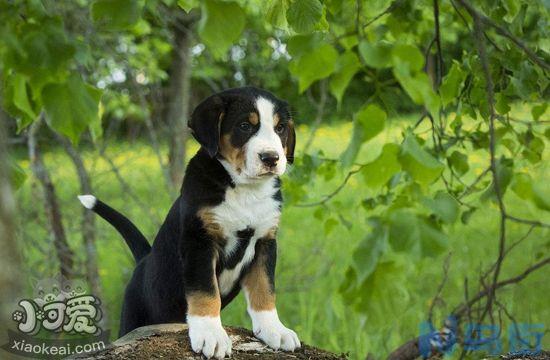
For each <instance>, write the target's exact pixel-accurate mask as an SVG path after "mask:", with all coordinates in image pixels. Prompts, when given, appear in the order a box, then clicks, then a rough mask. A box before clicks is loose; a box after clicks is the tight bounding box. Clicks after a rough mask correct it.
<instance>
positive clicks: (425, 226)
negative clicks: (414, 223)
mask: <svg viewBox="0 0 550 360" xmlns="http://www.w3.org/2000/svg"><path fill="white" fill-rule="evenodd" d="M419 227H420V253H421V255H422V256H427V257H435V256H437V255H439V254H441V253H442V252H443V251H445V249H447V247H448V243H449V238H448V236H447V235H446V234H445V233H443V232H442V231H441V229H440V228H438V227H437V225H436V224H433V223H432V222H430V221H429V220H428V219H424V218H422V219H421V221H420V222H419Z"/></svg>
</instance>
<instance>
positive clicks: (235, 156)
mask: <svg viewBox="0 0 550 360" xmlns="http://www.w3.org/2000/svg"><path fill="white" fill-rule="evenodd" d="M220 154H221V155H222V156H223V158H224V159H225V160H227V162H229V163H230V164H231V165H233V167H234V168H235V170H236V171H237V173H240V172H241V171H242V170H243V169H244V165H245V164H244V161H245V154H244V148H236V147H234V146H233V144H231V134H225V135H223V136H222V138H221V141H220Z"/></svg>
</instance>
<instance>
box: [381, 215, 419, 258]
mask: <svg viewBox="0 0 550 360" xmlns="http://www.w3.org/2000/svg"><path fill="white" fill-rule="evenodd" d="M389 221H390V222H389V225H390V230H389V237H388V240H389V244H390V245H391V247H392V249H393V250H394V251H397V252H405V251H410V253H411V255H413V254H415V255H418V254H419V249H420V227H419V226H418V217H417V216H416V215H415V214H413V213H411V212H410V211H408V210H396V211H393V212H391V213H390V216H389ZM415 248H416V250H414V249H415Z"/></svg>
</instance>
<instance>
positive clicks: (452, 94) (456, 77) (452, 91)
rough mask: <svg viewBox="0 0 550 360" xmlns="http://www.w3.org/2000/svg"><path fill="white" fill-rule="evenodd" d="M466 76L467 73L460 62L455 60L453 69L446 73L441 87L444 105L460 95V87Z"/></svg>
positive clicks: (440, 92)
mask: <svg viewBox="0 0 550 360" xmlns="http://www.w3.org/2000/svg"><path fill="white" fill-rule="evenodd" d="M465 78H466V74H465V73H464V72H463V71H462V68H461V67H460V64H459V63H458V62H456V61H453V65H451V69H450V70H449V72H448V73H447V75H445V77H444V78H443V80H442V82H441V86H440V87H439V94H440V95H441V102H442V103H443V106H447V105H448V104H450V103H451V102H452V101H453V100H455V99H456V98H457V97H458V95H459V94H460V87H461V85H462V83H463V82H464V79H465Z"/></svg>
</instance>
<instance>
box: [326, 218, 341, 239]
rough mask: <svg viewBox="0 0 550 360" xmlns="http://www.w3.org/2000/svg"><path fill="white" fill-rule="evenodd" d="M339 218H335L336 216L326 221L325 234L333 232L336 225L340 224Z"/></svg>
mask: <svg viewBox="0 0 550 360" xmlns="http://www.w3.org/2000/svg"><path fill="white" fill-rule="evenodd" d="M338 224H339V223H338V220H336V219H334V218H329V219H327V220H326V221H325V224H324V230H325V235H328V234H330V233H331V232H332V230H334V228H336V226H338Z"/></svg>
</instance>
